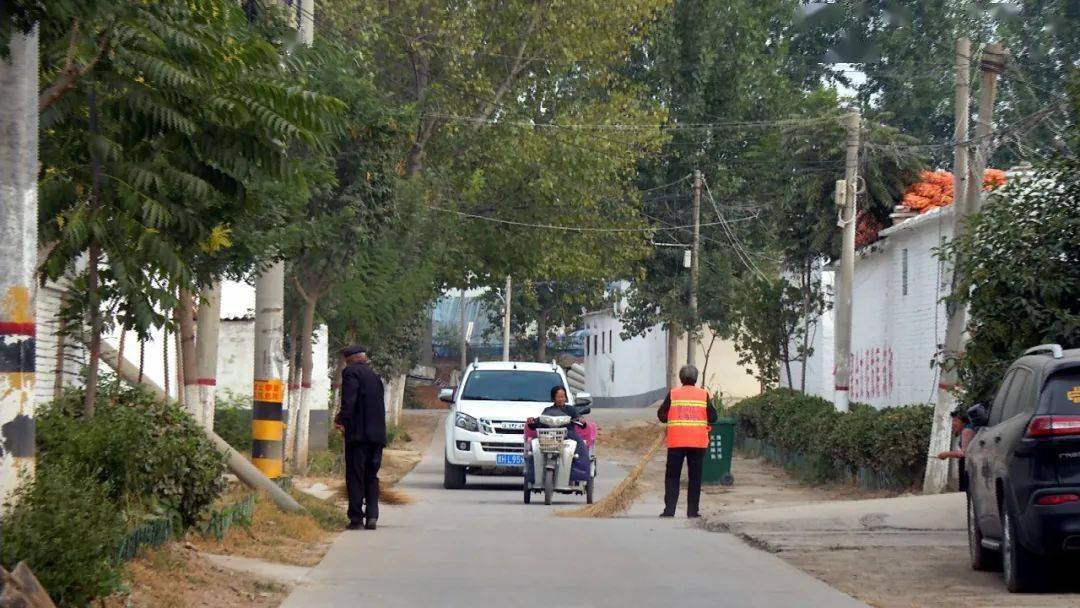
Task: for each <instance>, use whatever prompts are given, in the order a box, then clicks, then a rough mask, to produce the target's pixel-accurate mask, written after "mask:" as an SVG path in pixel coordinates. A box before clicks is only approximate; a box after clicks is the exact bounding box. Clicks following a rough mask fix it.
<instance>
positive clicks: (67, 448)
mask: <svg viewBox="0 0 1080 608" xmlns="http://www.w3.org/2000/svg"><path fill="white" fill-rule="evenodd" d="M81 412H82V391H72V392H70V393H68V394H67V395H65V396H64V397H63V398H61V399H58V400H57V401H54V402H52V403H49V404H46V405H44V406H42V407H41V408H40V409H39V410H38V414H37V445H38V463H39V467H40V468H42V469H44V470H48V469H51V468H71V469H73V470H81V471H82V472H83V474H84V476H87V477H94V478H96V479H98V480H100V481H101V482H103V483H106V484H108V485H107V487H108V488H109V497H110V498H111V500H112V501H113V503H114V504H116V505H118V506H119V507H120V508H121V509H122V511H123V512H124V513H125V514H126V515H127V516H128V517H129V518H134V517H137V516H138V515H140V514H143V513H149V512H153V513H165V514H168V515H170V516H173V517H176V518H177V520H178V522H179V523H180V524H181V525H182V526H185V527H186V526H190V525H192V524H193V523H195V522H196V521H197V520H198V518H199V515H200V513H201V512H202V511H203V509H204V508H206V507H207V506H209V505H210V504H211V503H212V502H213V501H214V500H215V499H216V498H217V496H218V494H220V493H221V490H222V489H223V487H224V481H223V480H222V477H221V474H222V473H223V472H224V469H225V459H224V456H223V455H222V454H221V453H220V452H218V451H217V449H215V448H214V445H213V443H211V442H210V440H209V439H208V438H207V437H206V434H205V433H204V432H203V430H202V429H201V428H199V426H198V425H197V424H196V423H195V421H194V420H193V419H192V418H191V417H190V416H189V415H188V414H187V412H185V411H184V409H183V407H182V406H181V405H180V404H178V403H176V402H171V401H170V402H162V401H160V400H159V399H158V398H157V397H155V396H153V395H151V394H150V393H148V392H146V391H145V390H142V389H136V388H128V387H125V386H120V385H117V384H115V383H108V384H102V385H101V386H100V387H99V389H98V406H97V410H96V412H95V413H94V417H93V418H92V419H90V420H85V419H83V418H82V415H81Z"/></svg>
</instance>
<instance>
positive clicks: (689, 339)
mask: <svg viewBox="0 0 1080 608" xmlns="http://www.w3.org/2000/svg"><path fill="white" fill-rule="evenodd" d="M690 247H691V252H692V253H691V254H690V331H688V332H687V333H686V364H687V365H694V364H695V363H696V362H697V335H698V324H699V322H698V305H697V299H698V273H699V264H698V252H699V251H700V250H701V170H700V169H695V170H694V242H693V244H692V245H691V246H690ZM701 382H702V383H703V384H704V382H705V379H704V378H702V379H701Z"/></svg>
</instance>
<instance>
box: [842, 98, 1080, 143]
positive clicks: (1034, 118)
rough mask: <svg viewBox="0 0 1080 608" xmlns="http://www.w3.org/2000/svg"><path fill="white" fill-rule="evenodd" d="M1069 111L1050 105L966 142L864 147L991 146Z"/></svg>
mask: <svg viewBox="0 0 1080 608" xmlns="http://www.w3.org/2000/svg"><path fill="white" fill-rule="evenodd" d="M1068 109H1069V104H1068V103H1066V102H1061V103H1056V104H1053V105H1050V106H1046V107H1044V108H1042V109H1041V110H1038V111H1036V112H1032V113H1031V114H1028V115H1027V116H1025V117H1023V118H1021V119H1020V120H1017V121H1016V122H1014V123H1012V124H1010V125H1007V126H1005V127H1002V128H1000V129H997V130H995V131H991V132H990V133H988V134H986V135H981V136H976V137H971V138H968V139H966V140H964V141H948V142H945V143H940V144H875V143H869V142H867V143H864V144H862V146H863V147H864V148H867V149H874V150H899V149H912V148H921V149H946V148H952V147H955V146H958V145H960V146H967V145H973V144H982V143H985V144H988V145H991V144H993V142H994V140H996V139H1001V138H1004V137H1005V136H1007V135H1010V134H1014V133H1015V134H1019V133H1022V132H1026V131H1028V130H1031V129H1033V128H1034V127H1036V126H1038V125H1039V123H1041V122H1043V121H1044V120H1047V119H1048V118H1050V117H1051V116H1053V115H1054V114H1056V113H1058V112H1063V111H1068Z"/></svg>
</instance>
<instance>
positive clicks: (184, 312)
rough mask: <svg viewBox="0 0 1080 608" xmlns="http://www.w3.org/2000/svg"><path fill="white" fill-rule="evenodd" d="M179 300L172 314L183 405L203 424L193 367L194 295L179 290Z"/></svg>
mask: <svg viewBox="0 0 1080 608" xmlns="http://www.w3.org/2000/svg"><path fill="white" fill-rule="evenodd" d="M179 295H180V302H179V303H178V304H177V306H176V310H175V311H174V314H175V316H176V325H177V328H178V329H179V331H180V349H179V351H178V352H179V354H180V362H179V364H178V365H177V366H176V367H177V369H179V370H181V373H182V374H183V383H182V385H183V387H184V399H183V401H184V407H185V408H186V409H187V411H188V413H189V414H191V417H192V418H194V419H195V421H196V422H198V423H199V424H201V425H203V426H205V421H204V420H203V415H202V408H201V407H200V404H199V384H198V378H199V374H198V372H197V371H196V369H195V367H196V366H195V297H194V296H193V295H192V293H191V292H190V291H188V290H187V289H181V290H180V294H179Z"/></svg>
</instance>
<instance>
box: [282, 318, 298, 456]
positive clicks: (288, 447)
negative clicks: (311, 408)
mask: <svg viewBox="0 0 1080 608" xmlns="http://www.w3.org/2000/svg"><path fill="white" fill-rule="evenodd" d="M290 316H292V315H290ZM296 341H297V331H296V319H295V318H292V319H290V320H289V339H288V340H287V341H286V342H285V360H286V361H288V365H289V371H288V379H287V380H286V382H285V454H284V456H285V462H287V463H289V464H290V466H291V465H292V462H293V460H294V457H295V456H296V421H297V416H296V411H297V408H299V407H300V403H299V401H300V366H299V365H297V364H296V361H297V356H296V355H297V353H296Z"/></svg>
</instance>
